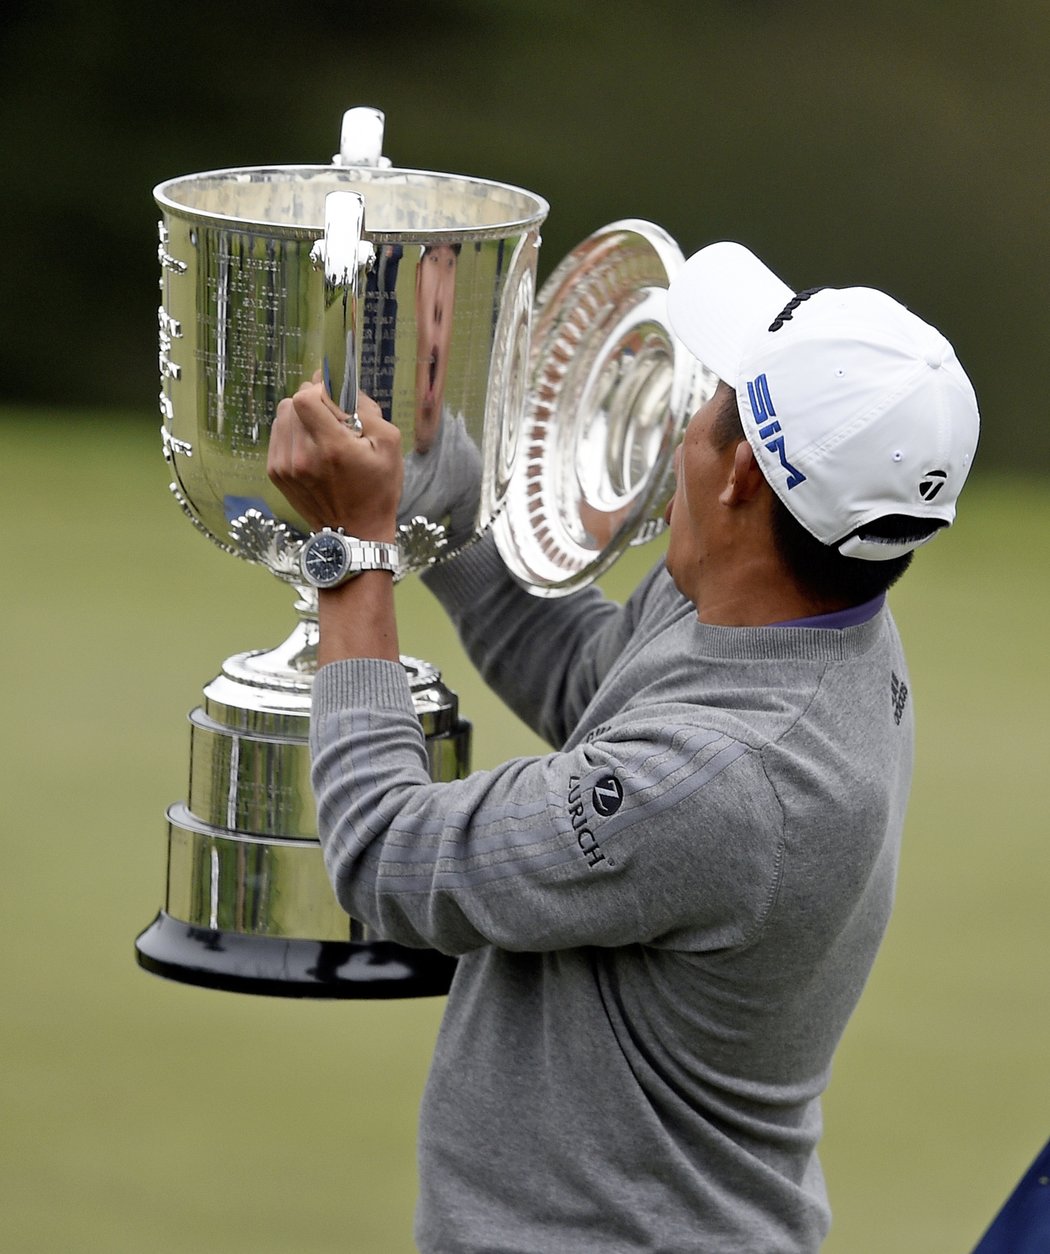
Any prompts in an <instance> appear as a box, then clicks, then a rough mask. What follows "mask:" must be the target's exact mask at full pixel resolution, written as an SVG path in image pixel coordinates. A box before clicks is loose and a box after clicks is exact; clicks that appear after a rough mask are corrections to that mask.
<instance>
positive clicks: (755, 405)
mask: <svg viewBox="0 0 1050 1254" xmlns="http://www.w3.org/2000/svg"><path fill="white" fill-rule="evenodd" d="M747 396H748V400H749V401H750V402H751V413H752V414H753V415H754V418H755V422H756V424H757V425H758V435H759V439H760V440H761V441H762V443H763V445H764V446H765V447H766V448H767V449H768V450H769V451H770V452H771V453H776V455H777V457H779V458H780V464H781V466H783V467H784V469H785V470H786V471H787V479H786V480H785V486H786V487H787V488H788V489H789V490H790V489H791V488H797V487H798V485H799V484H800V483H805V482H806V476H805V475H804V474H803V473H802V471H801V470H796V469H795V467H794V466H792V464H791V463H790V462H789V461H788V459H787V450H786V449H785V447H784V435H783V432H782V431H781V428H780V423H779V422H777V421H776V417H777V411H776V410H775V409H774V408H773V400H772V398H771V397H770V395H769V380H768V379H767V378H766V376H765V375H764V374H760V375H759V376H758V378H757V379H752V380H751V382H750V383H749V384H748V385H747Z"/></svg>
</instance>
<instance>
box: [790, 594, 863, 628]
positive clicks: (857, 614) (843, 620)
mask: <svg viewBox="0 0 1050 1254" xmlns="http://www.w3.org/2000/svg"><path fill="white" fill-rule="evenodd" d="M885 603H886V594H885V592H881V593H879V595H878V596H877V597H875V598H873V599H872V600H871V601H865V602H864V603H863V604H862V605H851V606H850V607H849V608H848V609H845V610H836V611H835V612H834V613H833V614H814V615H813V616H812V617H811V618H789V619H788V620H787V621H786V622H783V623H770V626H771V627H823V628H824V629H825V630H829V629H830V630H832V631H842V630H843V628H845V627H859V626H860V625H861V623H866V622H867V621H868V619H870V618H874V617H875V615H876V614H877V613H878V612H879V610H881V609H882V607H883V605H884V604H885Z"/></svg>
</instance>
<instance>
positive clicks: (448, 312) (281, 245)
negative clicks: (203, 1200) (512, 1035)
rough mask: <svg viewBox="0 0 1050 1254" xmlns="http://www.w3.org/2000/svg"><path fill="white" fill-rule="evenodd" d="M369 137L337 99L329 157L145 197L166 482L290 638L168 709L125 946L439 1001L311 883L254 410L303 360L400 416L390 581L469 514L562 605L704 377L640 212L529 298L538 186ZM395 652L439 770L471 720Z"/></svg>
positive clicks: (255, 979) (621, 521)
mask: <svg viewBox="0 0 1050 1254" xmlns="http://www.w3.org/2000/svg"><path fill="white" fill-rule="evenodd" d="M382 125H383V119H382V115H381V114H380V113H378V111H376V110H371V109H355V110H351V111H350V112H349V113H348V114H347V115H346V117H345V118H344V127H343V143H342V147H341V151H340V154H339V155H337V157H336V158H335V159H334V160H333V164H331V165H329V166H273V167H260V168H251V169H240V170H219V171H212V172H208V173H204V174H197V175H189V176H186V177H183V178H178V179H173V180H170V181H169V182H167V183H164V184H161V185H160V186H159V187H158V188H157V189H156V192H155V195H156V199H157V202H158V204H159V205H160V207H161V210H162V214H163V216H162V220H161V223H160V246H159V250H158V255H159V260H160V267H161V294H162V295H161V305H160V310H159V332H160V335H159V339H160V375H161V389H162V390H161V396H160V408H161V414H162V419H163V423H162V439H163V449H164V454H165V456H166V458H167V460H168V464H169V468H170V471H171V475H172V485H171V487H172V491H173V493H174V495H175V496H176V499H177V500H178V501H179V503H180V504H181V506H182V508H183V510H184V511H185V513H186V514H187V515H188V517H189V518H190V520H191V522H192V523H193V524H194V526H195V527H196V528H197V529H198V530H199V531H201V532H203V533H204V534H205V535H207V536H208V537H209V538H210V539H211V540H212V541H213V542H214V543H216V544H217V545H218V546H219V547H220V548H221V549H223V550H224V551H226V552H227V553H230V554H232V555H235V556H238V557H241V558H244V559H247V560H249V561H251V562H254V563H257V564H259V565H262V566H265V567H266V568H267V569H268V570H269V571H270V572H271V573H272V574H273V575H275V576H276V577H277V578H279V579H281V580H282V581H284V582H285V583H287V584H290V585H291V586H292V587H294V588H295V589H296V591H297V594H298V597H297V600H296V602H295V608H296V612H297V614H298V624H297V625H296V627H295V629H294V630H293V631H292V633H291V635H290V636H289V637H288V639H287V640H286V641H285V642H284V643H283V644H280V645H277V646H276V647H274V648H270V649H267V650H252V651H248V652H245V653H239V654H236V655H234V656H233V657H230V658H227V659H226V661H225V662H224V663H223V666H222V669H221V671H220V673H219V675H218V676H216V678H215V679H214V680H213V681H212V682H211V683H209V684H208V685H207V686H206V687H205V689H204V692H203V700H202V703H201V705H200V706H199V707H198V708H197V709H195V710H194V711H193V712H192V714H191V715H190V732H191V740H190V777H189V787H188V792H187V797H186V801H185V802H183V803H179V804H176V805H173V806H172V807H170V809H169V811H168V816H167V817H168V880H167V896H166V900H165V905H164V908H163V909H162V910H161V911H160V913H159V914H158V916H157V918H156V919H155V920H154V922H153V924H151V925H150V927H148V928H147V929H146V930H145V931H144V932H143V933H142V935H141V936H140V937H139V938H138V941H137V942H136V946H137V951H138V958H139V962H140V964H141V965H142V966H144V967H146V968H147V969H149V970H152V971H154V972H155V973H157V974H160V975H163V976H166V977H168V978H172V979H176V980H180V981H183V982H187V983H195V984H201V985H206V986H210V987H215V988H222V989H230V990H237V991H245V992H258V993H270V994H278V995H290V996H310V997H389V996H413V995H423V994H431V993H440V992H443V991H445V990H446V989H447V986H448V981H449V979H450V977H451V972H452V970H453V967H454V963H453V961H452V960H451V959H448V958H446V957H445V956H443V955H440V954H436V953H433V952H431V951H427V950H407V949H404V948H402V947H399V946H396V945H392V944H389V943H387V942H385V941H383V940H382V939H381V938H378V937H375V936H373V935H370V934H369V932H368V929H366V928H364V927H363V926H362V925H361V924H360V923H358V922H357V921H356V920H353V919H349V918H347V916H346V915H345V914H344V913H343V912H342V910H341V908H340V907H339V906H338V905H337V903H336V901H335V897H334V894H333V892H332V889H331V887H330V885H329V883H328V880H327V876H326V874H325V870H324V865H323V860H322V857H321V850H320V845H319V843H318V841H317V834H316V826H315V821H316V820H315V813H314V803H313V797H312V793H311V789H310V783H309V755H308V747H307V734H308V727H309V710H310V691H311V681H312V676H313V673H314V671H315V669H316V646H317V623H316V593H315V592H314V590H313V589H312V588H309V587H307V586H306V582H305V580H304V578H303V576H302V575H301V573H300V568H299V552H300V549H301V547H302V543H303V541H304V539H305V538H306V533H307V530H308V528H307V527H306V525H305V523H304V522H303V520H302V519H301V518H298V517H297V516H296V515H295V514H294V513H293V512H292V511H291V507H290V506H289V505H288V503H287V501H286V500H285V499H284V497H283V496H282V495H281V494H280V492H279V491H278V490H277V489H276V488H274V487H273V486H272V485H271V484H270V482H269V479H268V478H267V474H266V455H267V445H268V438H269V429H270V424H271V422H272V420H273V417H274V415H275V413H276V409H277V405H278V403H279V401H280V400H281V399H282V398H283V397H285V396H288V395H291V394H292V393H294V392H295V390H296V389H297V388H298V387H299V385H300V384H301V383H302V382H304V381H306V380H310V379H312V378H314V377H318V376H320V377H322V378H323V379H324V380H325V382H326V385H327V386H328V388H329V391H330V393H331V395H332V396H333V398H334V399H336V400H337V401H338V402H339V403H340V404H341V405H342V407H343V408H344V409H347V410H352V409H353V407H354V405H355V404H356V397H357V393H358V389H360V390H361V391H363V392H365V393H366V394H367V395H369V396H370V397H372V398H373V399H374V400H375V401H376V403H377V404H378V405H379V407H380V409H381V411H382V413H383V415H384V417H385V418H386V419H387V420H388V421H390V422H391V423H393V424H394V425H395V426H396V427H397V428H398V430H399V431H400V433H401V436H402V447H403V452H404V457H405V480H404V491H403V495H402V500H401V504H400V507H399V512H398V522H399V536H398V547H399V554H400V557H399V563H400V564H399V572H398V577H400V576H401V575H403V574H405V573H408V572H410V571H418V570H422V569H425V568H426V567H427V566H429V565H431V564H433V563H434V562H438V561H445V560H447V559H448V558H449V557H450V556H452V555H453V554H454V553H455V552H456V550H457V549H459V548H460V547H462V546H463V545H465V544H469V543H471V542H472V541H473V540H474V539H476V538H477V537H478V536H479V535H481V534H482V533H483V532H484V531H486V530H487V529H489V528H490V527H492V528H494V530H495V538H496V541H497V544H498V545H499V547H500V551H501V553H502V554H503V557H504V560H505V561H506V562H507V565H508V568H509V569H510V570H511V572H512V573H513V574H514V575H515V577H516V578H518V579H519V581H520V582H522V583H523V584H524V585H525V586H526V587H527V588H529V590H530V591H532V592H535V593H537V594H538V595H543V596H560V595H563V594H566V593H568V592H571V591H572V590H573V589H574V588H575V587H578V586H581V585H582V584H583V583H585V582H587V581H588V580H590V579H592V578H594V576H595V575H596V574H597V573H599V572H600V571H601V570H602V569H604V568H605V567H606V566H607V565H608V564H609V563H610V562H611V561H612V560H614V558H615V556H616V555H617V554H618V553H619V552H620V551H622V548H623V547H624V546H625V545H626V544H628V543H631V542H634V541H635V540H637V539H638V538H639V537H644V536H647V535H648V534H651V533H652V532H653V531H655V530H656V529H658V527H659V525H660V524H659V522H658V519H659V516H660V514H661V512H662V507H663V503H664V500H665V497H666V493H667V489H668V485H669V467H670V455H671V449H672V446H673V443H674V441H675V438H676V437H677V434H678V432H679V430H680V429H681V427H682V426H683V425H684V422H685V421H686V419H687V418H688V416H689V413H690V412H692V409H693V408H695V405H696V404H697V403H699V400H700V399H701V395H702V393H703V391H704V390H705V389H706V388H708V387H709V386H710V380H708V379H706V378H701V377H700V376H699V375H698V374H697V373H696V367H695V365H693V364H686V363H689V362H690V359H689V358H688V355H687V354H684V353H679V352H677V350H676V346H675V343H674V342H673V340H672V338H671V336H670V332H669V331H668V330H667V328H666V325H665V322H664V319H663V316H662V300H663V294H664V292H665V290H666V287H667V284H668V283H669V281H670V277H671V274H672V273H673V271H674V269H675V268H676V266H677V265H678V264H679V263H680V261H681V254H680V253H679V252H678V250H677V246H676V245H675V244H674V243H673V241H671V240H670V239H669V238H668V237H667V236H666V235H665V233H664V232H662V231H661V230H660V229H659V228H657V227H653V226H652V225H651V224H648V223H638V222H630V223H618V224H615V225H614V226H612V227H608V228H605V229H604V230H603V231H599V232H597V233H596V234H595V235H594V236H592V237H591V238H590V239H589V240H586V241H584V243H583V244H581V245H580V246H579V248H578V249H577V250H575V252H574V253H573V254H571V255H570V256H569V257H568V258H566V259H565V260H564V261H563V262H562V263H561V265H560V266H559V267H558V268H557V269H556V271H555V272H554V274H553V275H552V277H551V280H550V281H549V283H548V284H547V285H546V286H545V287H544V291H543V292H542V293H541V294H540V298H539V301H538V302H536V301H535V300H534V291H535V275H536V263H537V252H538V247H539V233H538V232H539V227H540V225H541V224H542V222H543V220H544V218H545V216H546V213H547V205H546V202H545V201H543V200H542V199H541V198H540V197H539V196H536V195H534V194H533V193H531V192H527V191H524V190H522V189H519V188H514V187H510V186H507V185H505V184H499V183H493V182H489V181H486V180H482V179H476V178H468V177H465V176H458V175H449V174H441V173H435V172H427V171H418V170H401V169H396V168H392V167H391V166H390V164H389V162H388V161H386V159H385V158H383V157H382V155H381V145H382ZM534 307H535V312H534ZM402 662H403V664H404V665H405V667H406V669H407V671H408V674H409V678H410V682H411V686H412V691H413V698H414V702H415V707H416V713H417V715H418V717H419V718H420V721H421V724H422V727H423V730H424V734H425V737H426V744H427V751H428V755H429V759H430V769H431V776H432V778H433V779H434V780H436V781H443V780H452V779H455V778H459V777H462V776H463V775H465V774H466V772H467V770H468V769H469V761H468V759H469V741H470V725H469V723H467V722H466V721H464V720H463V719H462V718H461V717H460V715H459V711H458V702H457V700H456V697H455V695H454V694H452V693H451V692H449V690H448V689H447V688H446V687H445V686H444V684H443V683H442V682H441V678H440V673H439V672H438V671H437V670H436V669H435V668H434V667H433V666H432V665H430V664H429V663H427V662H423V661H418V660H415V659H408V658H403V659H402Z"/></svg>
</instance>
